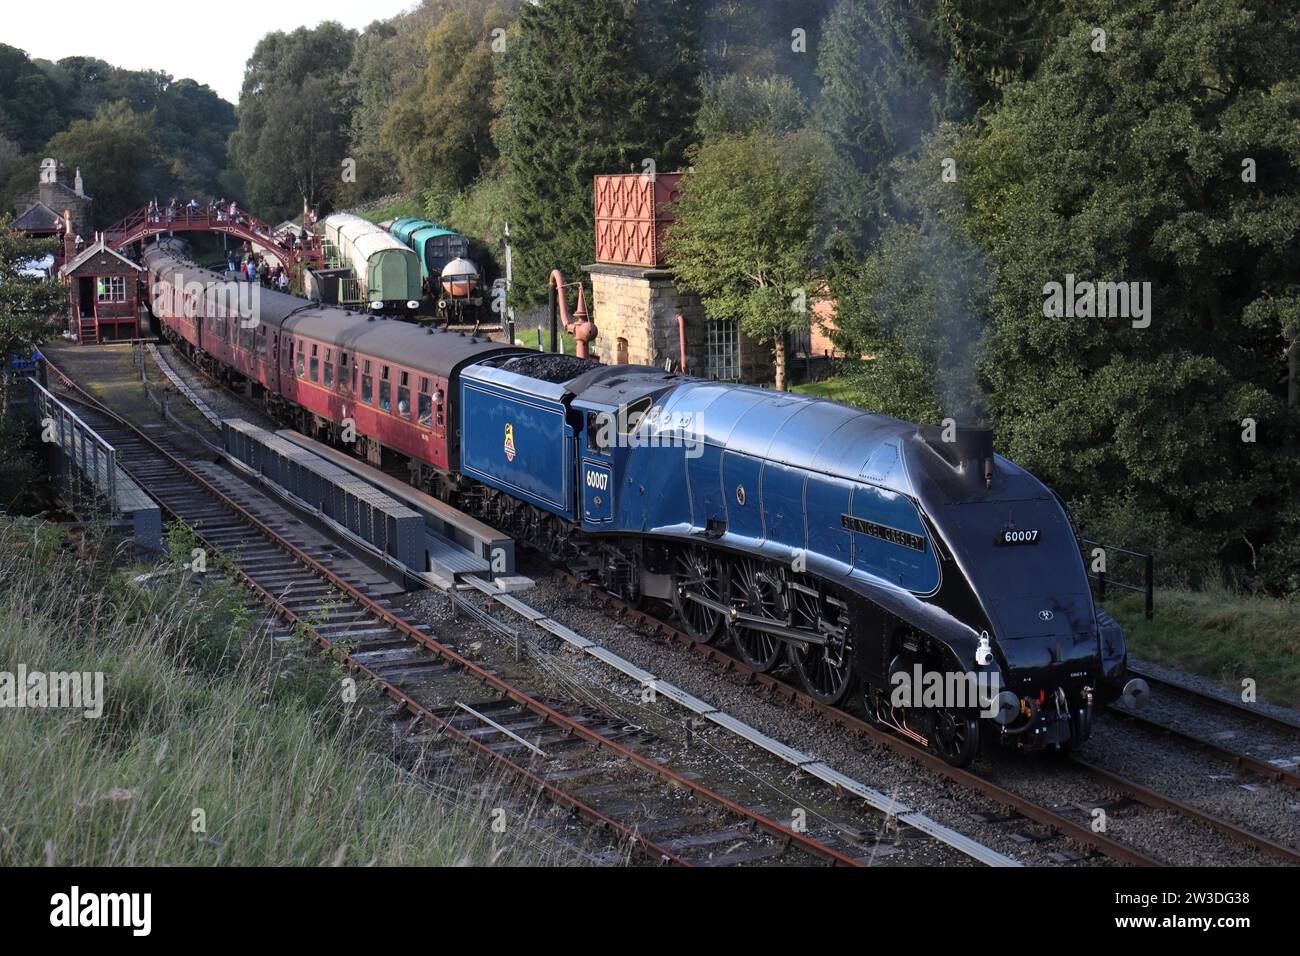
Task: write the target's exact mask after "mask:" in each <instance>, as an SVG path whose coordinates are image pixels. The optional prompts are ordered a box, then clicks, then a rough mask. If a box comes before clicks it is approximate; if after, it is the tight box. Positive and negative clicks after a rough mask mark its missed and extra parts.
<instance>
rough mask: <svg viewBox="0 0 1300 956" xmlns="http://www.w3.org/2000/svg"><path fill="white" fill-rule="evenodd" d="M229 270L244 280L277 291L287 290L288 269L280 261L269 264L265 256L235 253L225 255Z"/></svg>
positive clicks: (288, 280)
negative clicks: (238, 255) (238, 256)
mask: <svg viewBox="0 0 1300 956" xmlns="http://www.w3.org/2000/svg"><path fill="white" fill-rule="evenodd" d="M226 265H227V266H228V267H229V271H231V272H234V273H236V274H237V275H238V276H239V278H240V280H242V281H244V282H257V283H260V284H261V285H263V286H265V287H266V288H268V289H274V290H276V291H277V292H288V291H289V282H290V279H289V270H288V269H286V268H285V267H284V266H283V265H281V264H280V263H278V262H277V263H276V264H275V265H271V263H270V262H269V261H268V260H267V258H266V257H265V256H259V255H256V254H254V253H245V254H244V256H243V258H242V259H240V258H236V256H235V253H233V252H232V253H230V255H229V256H228V257H227V260H226Z"/></svg>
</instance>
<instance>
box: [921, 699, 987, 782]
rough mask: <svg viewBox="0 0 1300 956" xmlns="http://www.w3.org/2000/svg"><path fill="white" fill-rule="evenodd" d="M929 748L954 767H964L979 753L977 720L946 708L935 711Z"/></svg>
mask: <svg viewBox="0 0 1300 956" xmlns="http://www.w3.org/2000/svg"><path fill="white" fill-rule="evenodd" d="M930 746H931V748H932V749H933V750H934V752H935V753H937V754H938V755H939V756H940V757H942V758H943V759H944V760H945V761H946V762H947V763H950V764H952V765H953V766H954V767H964V766H966V765H967V764H968V763H970V762H971V761H972V760H974V759H975V754H976V753H978V751H979V746H980V727H979V719H978V718H976V717H971V716H969V715H967V714H965V713H963V712H961V711H958V710H953V709H951V708H947V707H945V708H942V709H940V710H937V711H935V713H934V723H933V727H932V729H931V732H930Z"/></svg>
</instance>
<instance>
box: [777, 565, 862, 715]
mask: <svg viewBox="0 0 1300 956" xmlns="http://www.w3.org/2000/svg"><path fill="white" fill-rule="evenodd" d="M787 592H788V594H789V595H790V599H789V600H790V623H791V625H792V626H794V627H796V628H799V629H800V630H806V631H810V632H812V633H813V634H819V635H821V636H822V637H824V638H825V639H826V643H825V644H808V645H807V646H806V647H803V648H801V647H798V646H795V645H793V644H792V645H791V646H790V660H791V661H792V662H793V663H794V667H795V670H796V671H798V673H799V680H800V682H801V683H802V684H803V687H804V690H806V691H807V692H808V693H809V694H810V695H811V696H812V697H814V698H816V699H817V700H819V701H821V702H822V703H823V704H829V705H831V706H836V705H838V704H840V703H842V702H843V701H844V699H845V698H846V697H848V696H849V692H850V691H851V690H852V689H853V639H852V637H851V630H850V628H849V620H848V608H847V607H846V606H845V605H844V602H842V601H839V600H837V599H835V598H833V597H830V596H828V595H826V594H825V593H823V592H822V591H821V590H820V589H819V588H817V587H816V585H815V584H813V583H812V582H808V581H800V580H796V581H791V582H790V584H789V586H788V589H787Z"/></svg>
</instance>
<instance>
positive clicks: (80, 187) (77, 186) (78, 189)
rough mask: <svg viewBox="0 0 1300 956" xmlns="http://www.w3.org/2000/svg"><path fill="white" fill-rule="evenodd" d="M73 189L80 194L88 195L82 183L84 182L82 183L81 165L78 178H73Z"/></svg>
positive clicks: (78, 169)
mask: <svg viewBox="0 0 1300 956" xmlns="http://www.w3.org/2000/svg"><path fill="white" fill-rule="evenodd" d="M72 191H73V192H75V193H76V194H77V195H78V196H84V195H86V190H85V187H84V186H83V185H82V183H81V167H80V166H78V167H77V177H76V179H74V180H73V186H72Z"/></svg>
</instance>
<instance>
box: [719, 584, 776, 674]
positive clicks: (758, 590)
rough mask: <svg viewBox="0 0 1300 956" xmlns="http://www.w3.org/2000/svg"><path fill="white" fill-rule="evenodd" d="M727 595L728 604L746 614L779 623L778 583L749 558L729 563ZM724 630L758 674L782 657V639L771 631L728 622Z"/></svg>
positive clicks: (774, 666)
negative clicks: (770, 632) (729, 602)
mask: <svg viewBox="0 0 1300 956" xmlns="http://www.w3.org/2000/svg"><path fill="white" fill-rule="evenodd" d="M727 596H728V597H729V598H730V601H731V606H732V607H733V608H734V607H739V608H740V609H741V610H743V611H745V612H746V613H747V614H753V615H756V616H758V617H765V618H768V619H770V620H771V621H772V622H773V623H778V624H779V623H781V617H780V607H781V583H780V581H778V580H776V579H775V578H774V577H772V575H770V574H769V573H768V572H766V571H765V570H764V569H763V566H762V564H760V563H759V562H757V561H754V560H751V559H749V558H737V559H736V560H735V561H734V562H733V563H732V565H731V573H730V575H729V577H728V588H727ZM727 632H728V633H729V634H730V635H731V639H732V641H733V642H734V643H735V645H736V650H737V651H738V652H739V653H740V657H741V660H743V661H744V662H745V663H746V664H748V665H749V666H750V667H752V668H754V670H756V671H758V672H759V673H760V674H766V673H768V672H770V671H772V670H774V669H775V668H776V666H777V665H778V664H780V663H781V660H782V659H783V658H784V657H785V642H784V641H783V640H781V639H780V638H779V637H777V636H776V635H774V634H769V633H767V632H766V631H761V630H758V629H756V628H752V627H745V626H743V625H740V624H733V623H732V622H730V621H728V622H727Z"/></svg>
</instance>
